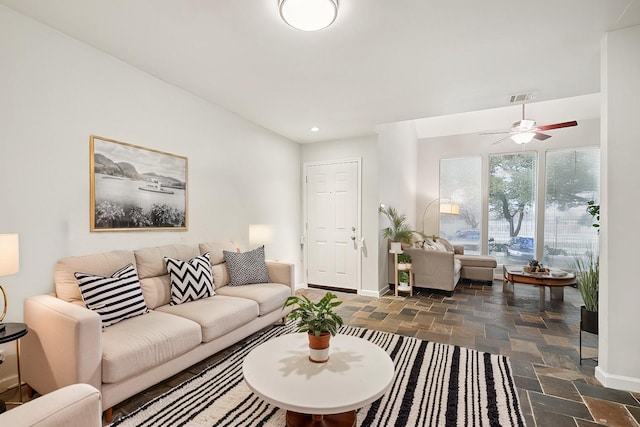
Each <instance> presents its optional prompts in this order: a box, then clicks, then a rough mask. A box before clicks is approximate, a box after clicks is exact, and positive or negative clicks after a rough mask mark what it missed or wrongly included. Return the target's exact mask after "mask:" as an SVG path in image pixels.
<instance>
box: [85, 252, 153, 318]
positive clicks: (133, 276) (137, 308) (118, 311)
mask: <svg viewBox="0 0 640 427" xmlns="http://www.w3.org/2000/svg"><path fill="white" fill-rule="evenodd" d="M74 275H75V276H76V280H77V281H78V286H79V287H80V293H81V294H82V299H83V300H84V303H85V304H86V306H87V307H88V308H90V309H91V310H93V311H95V312H96V313H98V314H99V315H100V318H101V319H102V326H103V327H107V326H111V325H113V324H115V323H118V322H120V321H122V320H124V319H127V318H129V317H134V316H139V315H141V314H145V313H148V312H149V309H148V308H147V304H146V303H145V301H144V297H143V296H142V289H141V288H140V281H139V280H138V273H137V272H136V268H135V267H134V266H133V264H128V265H126V266H124V267H123V268H121V269H120V270H118V271H116V272H115V273H113V274H112V275H111V277H103V276H96V275H95V274H88V273H75V274H74Z"/></svg>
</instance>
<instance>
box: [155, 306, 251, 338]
mask: <svg viewBox="0 0 640 427" xmlns="http://www.w3.org/2000/svg"><path fill="white" fill-rule="evenodd" d="M157 311H161V312H163V313H169V314H172V315H175V316H180V317H183V318H185V319H189V320H191V321H193V322H196V323H197V324H198V325H200V327H201V328H202V342H209V341H212V340H214V339H216V338H218V337H221V336H222V335H224V334H226V333H229V332H231V331H233V330H235V329H238V328H239V327H241V326H243V325H246V324H247V323H249V322H251V321H252V320H254V319H255V318H256V317H258V314H259V312H258V304H257V303H256V302H255V301H252V300H249V299H244V298H232V297H228V296H223V295H216V296H213V297H210V298H204V299H199V300H197V301H191V302H188V303H186V304H180V305H163V306H162V307H158V308H157Z"/></svg>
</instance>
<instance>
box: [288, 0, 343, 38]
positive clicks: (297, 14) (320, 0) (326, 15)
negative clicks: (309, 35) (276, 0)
mask: <svg viewBox="0 0 640 427" xmlns="http://www.w3.org/2000/svg"><path fill="white" fill-rule="evenodd" d="M280 16H281V17H282V19H283V20H284V22H286V23H287V24H289V25H290V26H292V27H293V28H297V29H299V30H302V31H318V30H321V29H323V28H326V27H328V26H329V25H331V24H332V23H333V21H335V19H336V17H337V16H338V0H280Z"/></svg>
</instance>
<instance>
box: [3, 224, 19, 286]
mask: <svg viewBox="0 0 640 427" xmlns="http://www.w3.org/2000/svg"><path fill="white" fill-rule="evenodd" d="M19 270H20V247H19V243H18V235H17V234H0V276H8V275H10V274H16V273H17V272H18V271H19Z"/></svg>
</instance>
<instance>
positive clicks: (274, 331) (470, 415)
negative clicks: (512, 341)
mask: <svg viewBox="0 0 640 427" xmlns="http://www.w3.org/2000/svg"><path fill="white" fill-rule="evenodd" d="M294 331H295V327H294V325H293V324H292V323H288V324H287V325H286V326H275V327H273V328H271V329H269V330H268V331H266V332H264V333H263V334H261V335H259V336H257V337H256V338H254V339H252V340H251V341H249V342H247V343H246V344H245V345H243V346H242V347H241V348H239V349H238V350H237V351H235V352H233V353H232V354H230V355H229V356H227V357H225V358H224V359H222V360H220V361H219V362H217V363H216V364H215V365H212V366H211V367H209V368H207V369H206V370H205V371H203V372H202V373H200V374H199V375H197V376H195V377H193V378H192V379H190V380H188V381H186V382H184V383H182V384H180V385H179V386H177V387H175V388H174V389H172V390H170V391H169V392H167V393H165V394H163V395H161V396H159V397H157V398H156V399H154V400H152V401H150V402H149V403H147V404H146V405H144V406H142V407H140V408H139V409H137V410H136V411H135V412H133V413H131V414H130V415H127V416H125V417H124V418H121V419H119V420H117V421H115V422H114V423H113V424H112V425H111V426H112V427H133V426H140V427H142V426H144V427H147V426H171V427H173V426H207V427H213V426H220V427H222V426H228V427H239V426H256V427H257V426H264V427H266V426H277V427H284V426H285V411H283V410H281V409H279V408H277V407H274V406H272V405H269V404H267V403H265V402H264V401H262V400H261V399H260V398H259V397H257V396H255V395H254V394H253V393H252V392H251V391H250V390H249V389H248V387H247V386H246V385H245V383H244V381H243V378H242V360H243V359H244V357H245V356H246V355H247V354H248V353H249V352H250V351H251V350H252V349H253V348H254V347H256V346H258V345H260V344H261V343H263V342H264V341H266V340H269V339H271V338H273V337H276V336H279V335H282V334H287V333H293V332H294ZM340 333H342V334H346V335H354V336H358V337H361V338H364V339H367V340H369V341H371V342H373V343H375V344H377V345H379V346H380V347H382V348H383V349H384V350H385V351H386V352H387V353H388V354H389V356H391V359H392V360H393V361H394V364H395V377H394V380H393V383H392V386H391V388H390V390H389V391H388V392H387V393H386V394H385V395H384V396H382V397H381V398H380V399H378V400H377V401H376V402H374V403H373V404H371V405H369V406H367V407H364V408H362V409H360V410H359V411H358V426H367V427H368V426H384V427H386V426H501V427H502V426H524V425H525V423H524V418H523V416H522V412H521V410H520V404H519V402H518V395H517V391H516V388H515V384H514V381H513V377H512V375H511V366H510V364H509V360H508V359H507V357H505V356H498V355H492V354H489V353H482V352H478V351H475V350H470V349H466V348H463V347H458V346H450V345H445V344H437V343H433V342H428V341H423V340H419V339H416V338H408V337H404V336H401V335H396V334H391V333H388V332H379V331H374V330H369V329H363V328H354V327H348V326H345V327H342V328H341V329H340Z"/></svg>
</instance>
